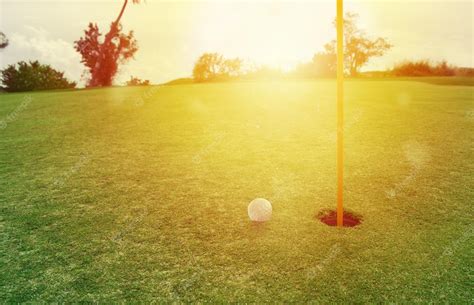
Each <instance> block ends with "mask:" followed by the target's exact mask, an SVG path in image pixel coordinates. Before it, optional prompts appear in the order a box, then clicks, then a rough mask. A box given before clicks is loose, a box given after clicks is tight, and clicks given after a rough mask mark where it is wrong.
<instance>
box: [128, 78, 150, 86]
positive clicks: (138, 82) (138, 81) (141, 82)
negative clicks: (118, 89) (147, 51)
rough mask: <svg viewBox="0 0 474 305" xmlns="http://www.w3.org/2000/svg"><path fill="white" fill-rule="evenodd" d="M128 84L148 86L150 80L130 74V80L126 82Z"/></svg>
mask: <svg viewBox="0 0 474 305" xmlns="http://www.w3.org/2000/svg"><path fill="white" fill-rule="evenodd" d="M125 84H126V85H127V86H148V85H150V81H149V80H148V79H145V80H141V79H139V78H138V77H133V76H130V80H129V81H127V82H126V83H125Z"/></svg>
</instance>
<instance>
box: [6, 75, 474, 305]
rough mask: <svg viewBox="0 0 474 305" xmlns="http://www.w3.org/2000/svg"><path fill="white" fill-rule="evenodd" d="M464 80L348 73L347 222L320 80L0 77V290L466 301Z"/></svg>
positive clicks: (85, 297)
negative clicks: (44, 80) (18, 83)
mask: <svg viewBox="0 0 474 305" xmlns="http://www.w3.org/2000/svg"><path fill="white" fill-rule="evenodd" d="M473 92H474V89H473V87H468V86H465V87H464V86H437V85H433V84H427V83H421V82H418V81H412V82H410V81H407V80H404V81H393V80H391V81H382V80H380V81H348V82H347V85H346V129H345V134H346V142H345V147H346V154H345V156H346V167H345V169H346V178H345V179H346V180H345V181H346V185H345V187H346V192H345V195H346V197H345V200H346V207H347V209H349V210H351V211H353V212H355V213H358V214H361V215H362V216H363V217H364V221H363V223H362V224H361V225H360V226H358V227H356V228H352V229H348V228H345V229H337V228H334V227H328V226H325V225H324V224H322V223H321V222H319V221H318V220H316V219H315V215H316V214H317V213H318V212H319V211H321V210H323V209H325V208H333V207H334V206H335V194H336V190H335V182H336V176H335V167H336V163H335V152H336V146H335V136H336V134H335V125H336V123H335V116H336V115H335V114H336V112H335V111H336V109H335V83H334V82H333V81H301V82H296V81H295V82H274V83H272V82H267V83H226V84H208V85H183V86H163V87H148V88H146V87H142V88H113V89H100V90H81V91H72V92H41V93H33V94H31V95H29V94H27V93H25V94H4V95H1V96H0V99H1V101H0V120H1V119H3V120H4V121H5V123H6V126H5V124H3V127H5V128H3V129H2V130H0V142H1V144H0V145H1V149H0V300H1V301H3V302H7V303H12V302H25V301H46V302H52V301H58V302H61V301H74V302H81V301H88V302H90V301H96V302H101V303H104V302H107V303H110V302H112V301H120V300H122V301H123V300H125V301H129V302H132V301H133V302H137V301H145V302H150V301H156V302H164V301H173V300H175V301H184V302H187V301H209V302H237V301H239V302H258V303H262V302H271V301H272V302H285V303H289V302H297V303H300V302H314V303H319V302H320V303H341V304H342V303H346V304H347V303H379V302H384V303H385V302H397V303H413V302H415V303H426V302H435V303H438V302H441V303H453V304H454V303H455V304H469V303H471V302H472V297H473V293H472V266H473V260H472V257H473V251H472V249H473V247H472V245H473V244H472V234H473V227H472V224H471V223H472V216H473V209H472V199H473V198H474V194H473V189H474V187H473V169H474V168H473V163H472V160H473V157H474V156H473V143H474V141H473V140H474V139H473V135H474V133H473V132H472V130H473V129H472V128H473V123H474V103H473ZM27 96H29V97H31V102H30V103H25V102H24V101H25V97H27ZM22 103H23V104H22ZM21 105H23V106H21ZM256 197H264V198H267V199H268V200H270V201H271V202H272V204H273V212H274V213H273V217H272V220H271V221H270V222H268V223H265V224H260V225H257V224H253V223H251V222H250V221H249V220H248V217H247V205H248V203H249V202H250V201H251V200H252V199H254V198H256Z"/></svg>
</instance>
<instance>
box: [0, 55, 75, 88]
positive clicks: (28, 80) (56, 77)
mask: <svg viewBox="0 0 474 305" xmlns="http://www.w3.org/2000/svg"><path fill="white" fill-rule="evenodd" d="M1 80H2V83H3V85H4V87H5V88H4V89H5V91H7V92H21V91H35V90H50V89H69V88H75V87H76V83H75V82H70V81H68V80H67V79H66V78H65V77H64V72H59V71H57V70H55V69H53V68H51V67H50V66H49V65H42V64H40V63H39V62H38V61H33V62H32V61H30V62H28V63H27V62H24V61H20V62H19V63H17V64H15V65H9V66H8V67H7V68H6V69H4V70H2V71H1Z"/></svg>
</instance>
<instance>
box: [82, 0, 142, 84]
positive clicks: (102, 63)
mask: <svg viewBox="0 0 474 305" xmlns="http://www.w3.org/2000/svg"><path fill="white" fill-rule="evenodd" d="M132 1H133V3H138V2H139V0H132ZM127 4H128V0H125V1H124V4H123V6H122V9H121V11H120V14H119V15H118V17H117V19H115V21H114V22H112V24H111V25H110V30H109V32H108V33H107V34H105V37H104V39H103V41H101V40H100V36H102V34H101V33H100V31H99V28H98V26H97V24H93V23H89V26H88V29H87V30H85V31H84V34H85V35H84V37H81V38H80V39H79V40H77V41H75V49H76V50H77V51H78V52H79V53H80V54H81V56H82V60H81V62H82V63H84V65H85V66H86V67H87V69H88V72H89V74H90V79H89V80H88V84H87V86H88V87H104V86H110V85H112V81H113V79H114V77H115V75H116V74H117V70H118V65H119V64H123V63H125V62H127V61H128V60H129V59H131V58H132V57H133V55H134V54H135V52H136V51H137V50H138V46H137V41H136V40H135V38H134V36H133V31H130V32H129V33H128V34H124V33H122V32H121V30H122V27H121V25H120V19H121V18H122V15H123V13H124V11H125V8H126V7H127Z"/></svg>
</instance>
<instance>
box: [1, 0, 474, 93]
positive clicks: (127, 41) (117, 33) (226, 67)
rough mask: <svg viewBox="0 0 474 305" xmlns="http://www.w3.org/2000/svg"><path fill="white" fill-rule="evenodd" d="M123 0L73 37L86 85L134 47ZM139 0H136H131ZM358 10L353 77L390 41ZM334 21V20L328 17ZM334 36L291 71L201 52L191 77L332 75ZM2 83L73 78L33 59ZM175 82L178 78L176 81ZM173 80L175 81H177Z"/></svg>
mask: <svg viewBox="0 0 474 305" xmlns="http://www.w3.org/2000/svg"><path fill="white" fill-rule="evenodd" d="M128 2H129V1H128V0H124V2H123V4H122V7H121V10H120V11H119V14H118V16H117V17H116V19H115V20H114V21H113V22H112V23H111V25H110V28H109V30H108V31H107V32H106V33H105V34H103V32H102V31H101V30H100V29H99V27H98V26H97V23H92V22H90V23H89V25H88V27H87V28H86V30H84V34H83V36H82V37H80V38H79V39H78V40H76V41H75V42H74V48H75V50H76V51H77V52H78V53H79V54H80V55H81V63H83V64H84V66H85V71H84V74H83V77H84V79H85V80H86V86H87V87H107V86H111V85H112V83H113V81H114V79H115V77H116V75H117V72H118V69H119V66H120V65H123V64H125V63H126V62H128V61H129V60H131V59H133V57H134V55H135V53H136V52H137V51H138V49H139V47H138V43H137V40H136V39H135V36H134V32H133V31H129V32H123V30H122V25H121V19H122V16H123V14H124V12H125V10H126V8H127V5H128ZM131 2H132V3H139V2H140V0H131ZM357 18H358V16H357V15H356V14H354V13H347V14H346V15H345V17H344V58H345V62H344V67H345V69H344V72H345V74H346V75H347V76H351V77H356V76H359V75H360V74H361V69H362V68H363V67H364V66H366V65H367V64H368V63H369V61H370V60H371V59H372V58H375V57H380V56H383V55H384V54H385V53H386V52H388V51H389V50H390V49H391V48H392V47H393V45H392V44H390V43H389V42H388V41H387V40H386V39H385V38H383V37H377V38H370V37H369V36H368V35H367V34H366V32H365V31H363V30H361V29H360V28H359V27H358V25H357ZM334 25H335V21H334ZM8 45H9V41H8V39H7V37H6V35H5V34H4V33H2V32H0V49H4V48H6V47H7V46H8ZM336 66H337V55H336V41H335V40H332V41H330V42H328V43H327V44H325V45H324V47H323V51H322V52H318V53H316V54H314V56H313V58H312V59H311V61H309V62H306V63H302V64H300V65H298V66H297V67H296V68H295V69H294V70H293V71H291V72H283V71H280V70H278V69H275V68H271V67H267V66H254V65H248V64H246V63H245V62H244V61H243V60H242V59H240V58H225V57H224V56H223V55H221V54H218V53H204V54H202V55H201V56H200V57H199V58H198V60H197V61H196V63H195V65H194V68H193V71H192V80H193V81H194V82H199V83H200V82H214V81H227V80H236V79H264V78H288V77H334V76H335V75H336ZM473 74H474V73H473V69H471V68H456V67H453V66H451V65H449V64H448V63H447V62H446V61H443V62H440V63H432V62H430V61H428V60H420V61H415V62H412V61H406V62H402V63H400V64H397V65H395V66H394V68H393V69H391V70H389V71H385V72H383V73H381V74H379V75H383V76H455V75H458V76H459V75H460V76H473ZM1 81H2V84H3V89H4V90H6V91H11V92H14V91H32V90H44V89H65V88H75V87H76V83H75V82H71V81H69V80H67V79H66V78H65V77H64V73H63V72H60V71H57V70H55V69H54V68H52V67H51V66H49V65H43V64H41V63H39V62H38V61H30V62H24V61H22V62H19V63H17V64H15V65H9V66H8V67H7V68H5V69H4V70H2V71H1ZM179 82H181V80H180V81H179ZM179 82H178V81H176V83H179ZM125 84H126V85H127V86H146V85H149V84H150V82H149V81H148V80H141V79H139V78H137V77H131V79H130V80H129V81H127V82H126V83H125Z"/></svg>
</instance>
